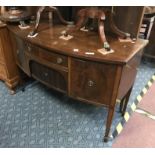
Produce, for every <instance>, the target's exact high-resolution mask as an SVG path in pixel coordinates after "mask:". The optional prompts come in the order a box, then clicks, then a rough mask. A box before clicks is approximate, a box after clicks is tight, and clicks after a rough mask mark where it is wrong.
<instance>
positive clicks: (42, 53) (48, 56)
mask: <svg viewBox="0 0 155 155" xmlns="http://www.w3.org/2000/svg"><path fill="white" fill-rule="evenodd" d="M26 44H27V51H28V52H31V54H33V55H35V56H38V57H40V58H42V59H44V60H46V61H48V62H51V63H54V64H57V65H61V66H64V67H68V57H67V56H65V55H61V54H57V53H53V52H50V51H48V50H45V49H42V48H40V47H37V46H35V45H32V44H30V43H26Z"/></svg>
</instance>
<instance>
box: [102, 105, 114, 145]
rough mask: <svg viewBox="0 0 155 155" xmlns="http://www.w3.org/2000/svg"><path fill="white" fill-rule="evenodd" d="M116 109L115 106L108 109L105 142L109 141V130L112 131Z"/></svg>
mask: <svg viewBox="0 0 155 155" xmlns="http://www.w3.org/2000/svg"><path fill="white" fill-rule="evenodd" d="M114 110H115V109H114V108H109V111H108V116H107V122H106V131H105V136H104V142H107V141H108V140H109V132H110V127H111V124H112V119H113V115H114Z"/></svg>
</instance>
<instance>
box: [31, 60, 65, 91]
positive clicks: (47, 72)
mask: <svg viewBox="0 0 155 155" xmlns="http://www.w3.org/2000/svg"><path fill="white" fill-rule="evenodd" d="M30 69H31V74H32V76H33V77H34V78H36V79H37V80H39V81H41V82H42V83H44V84H46V85H47V86H49V87H52V88H54V89H57V90H59V91H62V92H67V84H68V82H67V81H68V73H67V72H65V71H57V70H54V69H51V68H49V67H46V66H44V65H42V64H39V63H37V62H35V61H31V62H30Z"/></svg>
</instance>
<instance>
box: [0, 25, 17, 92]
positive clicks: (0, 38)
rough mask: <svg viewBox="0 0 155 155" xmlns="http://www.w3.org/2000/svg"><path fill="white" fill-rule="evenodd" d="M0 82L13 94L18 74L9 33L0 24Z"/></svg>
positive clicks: (4, 26)
mask: <svg viewBox="0 0 155 155" xmlns="http://www.w3.org/2000/svg"><path fill="white" fill-rule="evenodd" d="M0 80H3V81H5V84H6V85H7V86H8V88H9V89H10V93H11V94H13V93H14V88H15V87H16V86H17V85H18V83H19V81H20V79H19V73H18V69H17V65H16V63H15V60H14V57H13V50H12V46H11V40H10V37H9V31H8V29H7V26H6V24H4V23H2V22H1V23H0Z"/></svg>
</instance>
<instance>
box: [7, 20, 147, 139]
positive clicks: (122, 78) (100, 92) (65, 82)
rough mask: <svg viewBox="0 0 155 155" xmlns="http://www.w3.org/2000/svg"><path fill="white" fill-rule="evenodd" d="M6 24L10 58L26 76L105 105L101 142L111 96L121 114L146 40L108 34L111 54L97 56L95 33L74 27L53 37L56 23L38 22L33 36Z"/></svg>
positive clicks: (58, 28) (59, 28) (111, 109)
mask: <svg viewBox="0 0 155 155" xmlns="http://www.w3.org/2000/svg"><path fill="white" fill-rule="evenodd" d="M8 28H9V30H10V34H11V38H12V42H13V45H14V54H15V58H16V63H17V64H18V66H19V67H20V68H21V69H22V70H23V71H24V72H25V73H26V74H27V75H29V76H30V77H33V78H35V79H36V80H38V81H40V82H42V83H43V84H45V85H47V86H49V87H51V88H53V89H56V90H58V91H61V92H63V93H66V94H67V95H68V96H69V97H72V98H74V99H77V100H80V101H84V102H85V103H92V104H95V105H101V106H104V107H106V108H107V110H108V115H107V121H106V130H105V136H104V141H105V142H106V141H107V140H108V136H109V131H110V127H111V123H112V119H113V115H114V111H115V105H116V100H117V99H119V100H120V101H121V102H120V111H121V112H122V114H124V113H125V110H126V106H127V102H128V99H129V96H130V93H131V90H132V86H133V84H134V81H135V77H136V73H137V67H138V65H139V63H140V60H141V55H142V49H143V48H144V47H145V46H146V44H147V43H148V41H147V40H141V39H138V40H137V41H136V42H135V43H131V42H120V41H118V40H117V39H116V38H111V37H108V41H109V43H110V45H111V47H112V49H113V50H114V53H111V54H108V55H103V54H101V53H99V52H98V51H97V49H100V48H102V44H101V43H100V40H99V37H98V35H97V33H95V32H83V31H78V32H74V33H73V36H74V37H73V38H72V39H71V40H68V41H66V40H62V39H60V38H59V37H60V36H61V32H62V31H64V30H65V29H66V27H65V26H62V25H57V26H53V27H51V28H49V27H48V24H45V23H42V24H41V25H40V28H39V33H38V35H37V36H36V37H34V38H28V37H27V36H28V34H29V32H30V30H31V29H32V27H31V28H30V29H26V30H21V29H19V27H18V26H16V25H8ZM87 52H88V53H90V52H94V54H93V55H88V54H87Z"/></svg>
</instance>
